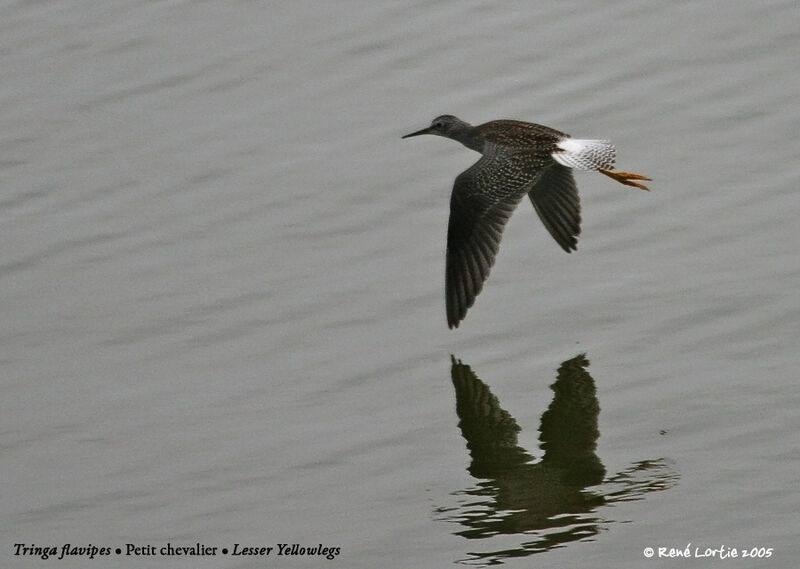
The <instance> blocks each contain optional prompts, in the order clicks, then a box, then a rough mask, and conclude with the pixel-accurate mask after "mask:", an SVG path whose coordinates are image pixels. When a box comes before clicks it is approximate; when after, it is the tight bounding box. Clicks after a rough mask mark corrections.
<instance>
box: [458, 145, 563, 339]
mask: <svg viewBox="0 0 800 569" xmlns="http://www.w3.org/2000/svg"><path fill="white" fill-rule="evenodd" d="M549 163H552V159H551V158H550V156H549V155H548V154H546V153H535V152H519V151H511V150H508V149H506V148H503V147H500V146H495V145H493V144H487V146H486V147H485V148H484V151H483V156H482V157H481V159H480V160H478V161H477V162H476V163H475V164H473V165H472V166H471V167H470V168H469V169H467V170H465V171H464V172H462V173H461V174H459V175H458V177H457V178H456V181H455V184H454V186H453V193H452V195H451V197H450V222H449V225H448V228H447V266H446V269H445V299H446V305H447V324H448V325H449V326H450V328H456V327H457V326H458V323H459V322H461V320H463V319H464V316H466V314H467V310H468V309H469V308H470V307H471V306H472V305H473V303H474V302H475V297H476V296H478V293H480V292H481V289H482V288H483V283H484V281H486V278H487V277H488V276H489V270H490V269H491V267H492V265H493V264H494V260H495V256H496V255H497V251H498V249H499V247H500V239H501V238H502V235H503V229H504V228H505V225H506V222H507V221H508V219H509V218H510V217H511V214H512V213H513V212H514V209H515V208H516V207H517V204H519V202H520V200H521V199H522V197H523V196H524V195H525V194H526V193H528V191H529V190H530V189H531V187H532V186H533V184H535V183H536V181H537V180H538V179H539V177H540V176H541V173H542V166H543V165H545V164H549Z"/></svg>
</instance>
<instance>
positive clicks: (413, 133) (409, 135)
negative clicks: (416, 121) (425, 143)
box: [403, 127, 431, 138]
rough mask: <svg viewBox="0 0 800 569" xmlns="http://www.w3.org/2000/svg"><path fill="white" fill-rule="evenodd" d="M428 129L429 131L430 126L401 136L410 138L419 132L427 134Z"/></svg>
mask: <svg viewBox="0 0 800 569" xmlns="http://www.w3.org/2000/svg"><path fill="white" fill-rule="evenodd" d="M430 131H431V127H428V128H423V129H422V130H418V131H417V132H412V133H411V134H407V135H405V136H404V137H403V138H410V137H412V136H419V135H420V134H428V133H429V132H430Z"/></svg>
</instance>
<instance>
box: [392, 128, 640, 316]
mask: <svg viewBox="0 0 800 569" xmlns="http://www.w3.org/2000/svg"><path fill="white" fill-rule="evenodd" d="M422 134H432V135H436V136H443V137H445V138H450V139H453V140H455V141H458V142H460V143H461V144H463V145H464V146H466V147H467V148H469V149H470V150H474V151H476V152H479V153H480V154H481V155H482V156H481V157H480V158H479V159H478V161H477V162H475V163H474V164H473V165H472V166H470V167H469V168H467V169H466V170H464V171H463V172H461V173H460V174H459V175H458V176H457V177H456V179H455V183H454V184H453V190H452V193H451V196H450V219H449V222H448V227H447V253H446V264H445V305H446V311H447V324H448V326H449V327H450V329H453V328H457V327H458V325H459V324H460V323H461V321H462V320H464V318H465V317H466V315H467V310H469V309H470V308H471V307H472V305H473V304H474V303H475V298H476V297H477V296H478V294H479V293H480V292H481V290H482V289H483V285H484V283H485V282H486V279H487V278H488V277H489V271H490V269H491V268H492V265H494V261H495V258H496V256H497V252H498V249H499V247H500V240H501V238H502V234H503V229H504V228H505V225H506V223H507V222H508V220H509V218H510V217H511V214H512V213H513V212H514V210H515V209H516V207H517V205H518V204H519V202H520V201H521V200H522V198H523V197H524V196H525V195H526V194H527V195H528V197H529V198H530V200H531V202H532V203H533V207H534V209H535V210H536V213H537V214H538V215H539V218H540V219H541V220H542V223H544V226H545V228H546V229H547V231H548V232H549V233H550V235H552V237H553V238H554V239H555V241H556V243H558V245H560V246H561V248H562V249H564V251H566V252H567V253H570V252H572V251H575V250H577V246H578V235H579V234H580V231H581V227H580V224H581V208H580V198H579V197H578V188H577V186H576V185H575V179H574V177H573V175H572V170H591V171H596V172H600V173H601V174H604V175H606V176H608V177H610V178H612V179H613V180H616V181H617V182H619V183H621V184H624V185H626V186H632V187H635V188H640V189H642V190H648V189H649V188H648V187H647V186H645V185H644V184H643V183H641V182H642V181H651V178H648V177H647V176H645V175H643V174H637V173H635V172H625V171H621V170H613V169H612V168H613V167H614V163H615V159H616V149H615V147H614V145H613V144H612V143H611V142H610V141H608V140H593V139H579V138H573V137H572V136H570V135H568V134H566V133H563V132H561V131H558V130H555V129H553V128H550V127H547V126H543V125H539V124H534V123H528V122H522V121H518V120H494V121H490V122H487V123H484V124H480V125H476V126H473V125H471V124H469V123H467V122H464V121H462V120H461V119H459V118H458V117H455V116H453V115H442V116H439V117H436V118H435V119H433V121H432V122H431V125H430V126H429V127H427V128H423V129H422V130H418V131H416V132H412V133H411V134H407V135H405V136H403V137H402V138H410V137H413V136H420V135H422Z"/></svg>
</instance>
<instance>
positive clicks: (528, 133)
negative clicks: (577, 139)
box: [476, 120, 569, 153]
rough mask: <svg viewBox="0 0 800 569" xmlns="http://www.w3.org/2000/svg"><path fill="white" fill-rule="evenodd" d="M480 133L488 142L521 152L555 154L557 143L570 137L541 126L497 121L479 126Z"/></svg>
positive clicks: (511, 121)
mask: <svg viewBox="0 0 800 569" xmlns="http://www.w3.org/2000/svg"><path fill="white" fill-rule="evenodd" d="M476 128H477V129H478V132H480V134H481V135H482V136H483V137H484V139H485V140H486V141H487V142H492V143H494V144H497V145H499V146H504V147H508V148H516V149H520V150H539V151H543V152H548V153H550V152H553V151H554V150H555V149H556V143H557V142H558V141H560V140H563V139H564V138H568V137H569V135H568V134H565V133H563V132H561V131H558V130H555V129H553V128H550V127H547V126H543V125H540V124H533V123H529V122H522V121H514V120H497V121H490V122H487V123H484V124H482V125H478V126H477V127H476Z"/></svg>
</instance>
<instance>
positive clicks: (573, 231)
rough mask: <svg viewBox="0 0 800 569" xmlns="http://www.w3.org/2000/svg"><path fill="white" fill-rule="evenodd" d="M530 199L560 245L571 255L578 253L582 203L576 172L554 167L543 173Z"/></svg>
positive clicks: (532, 189)
mask: <svg viewBox="0 0 800 569" xmlns="http://www.w3.org/2000/svg"><path fill="white" fill-rule="evenodd" d="M528 197H530V198H531V202H532V203H533V207H534V208H535V209H536V213H538V214H539V218H540V219H541V220H542V223H544V226H545V227H546V228H547V231H549V232H550V235H552V236H553V239H555V240H556V243H558V244H559V245H560V246H561V248H562V249H564V251H566V252H567V253H571V252H572V251H575V250H577V248H578V235H580V232H581V201H580V198H579V197H578V188H577V186H576V185H575V178H573V177H572V170H571V169H570V168H567V167H565V166H562V165H560V164H555V163H554V164H553V165H552V166H550V167H549V168H547V169H546V170H545V171H544V172H543V173H542V176H541V177H540V178H539V181H538V182H536V184H535V185H534V186H533V188H531V191H530V192H528Z"/></svg>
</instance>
